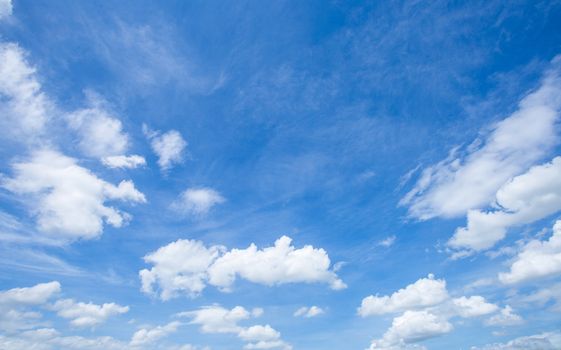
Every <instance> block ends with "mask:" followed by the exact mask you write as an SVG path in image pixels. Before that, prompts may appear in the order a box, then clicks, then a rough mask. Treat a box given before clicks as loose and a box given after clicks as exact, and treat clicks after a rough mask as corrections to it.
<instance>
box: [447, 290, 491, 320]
mask: <svg viewBox="0 0 561 350" xmlns="http://www.w3.org/2000/svg"><path fill="white" fill-rule="evenodd" d="M452 303H453V304H454V306H455V309H456V312H457V313H458V315H460V316H461V317H464V318H469V317H477V316H483V315H488V314H490V313H493V312H495V311H497V310H498V309H499V307H498V306H497V305H495V304H491V303H488V302H487V301H486V300H485V298H483V297H482V296H479V295H474V296H471V297H464V296H463V297H459V298H455V299H453V300H452Z"/></svg>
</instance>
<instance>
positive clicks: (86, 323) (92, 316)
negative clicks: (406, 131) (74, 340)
mask: <svg viewBox="0 0 561 350" xmlns="http://www.w3.org/2000/svg"><path fill="white" fill-rule="evenodd" d="M52 309H53V310H54V311H57V314H58V315H59V316H60V317H62V318H68V319H70V320H71V321H70V323H71V324H72V325H73V326H76V327H93V326H96V325H98V324H100V323H103V322H105V321H106V320H107V319H108V318H109V317H110V316H113V315H119V314H124V313H127V312H128V311H129V307H128V306H121V305H118V304H115V303H105V304H103V305H97V304H93V303H83V302H75V301H74V300H72V299H64V300H58V301H57V302H56V303H55V304H54V305H53V306H52Z"/></svg>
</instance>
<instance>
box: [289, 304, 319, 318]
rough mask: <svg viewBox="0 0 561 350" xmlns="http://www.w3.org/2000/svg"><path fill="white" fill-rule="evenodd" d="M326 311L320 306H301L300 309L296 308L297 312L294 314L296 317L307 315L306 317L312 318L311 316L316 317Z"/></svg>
mask: <svg viewBox="0 0 561 350" xmlns="http://www.w3.org/2000/svg"><path fill="white" fill-rule="evenodd" d="M324 313H325V311H323V309H322V308H320V307H318V306H315V305H313V306H310V307H308V306H302V307H301V308H299V309H298V310H296V312H294V316H295V317H305V318H311V317H316V316H319V315H321V314H324Z"/></svg>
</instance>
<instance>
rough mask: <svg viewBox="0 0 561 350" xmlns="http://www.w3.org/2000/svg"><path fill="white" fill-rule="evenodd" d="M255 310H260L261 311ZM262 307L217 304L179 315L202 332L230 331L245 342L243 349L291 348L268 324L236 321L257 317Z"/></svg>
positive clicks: (287, 349)
mask: <svg viewBox="0 0 561 350" xmlns="http://www.w3.org/2000/svg"><path fill="white" fill-rule="evenodd" d="M256 310H260V311H261V312H259V311H257V312H256ZM261 313H262V309H254V310H253V311H252V312H251V313H250V312H249V311H247V310H246V309H245V308H243V307H242V306H236V307H234V308H232V309H231V310H228V309H225V308H223V307H221V306H219V305H212V306H207V307H204V308H201V309H199V310H195V311H187V312H182V313H179V314H178V315H177V316H179V317H189V318H191V322H190V323H191V324H196V325H199V326H200V330H201V332H203V333H232V334H237V336H238V337H239V338H240V339H242V340H243V341H245V342H247V344H246V345H245V346H244V349H284V350H291V349H292V346H290V345H289V344H287V343H285V342H284V341H283V340H281V338H280V337H281V334H280V332H278V331H277V330H275V329H274V328H272V327H271V326H269V325H264V326H263V325H254V326H250V327H242V326H240V325H239V324H238V323H239V322H241V321H243V320H247V319H250V318H251V317H258V316H259V315H260V314H261Z"/></svg>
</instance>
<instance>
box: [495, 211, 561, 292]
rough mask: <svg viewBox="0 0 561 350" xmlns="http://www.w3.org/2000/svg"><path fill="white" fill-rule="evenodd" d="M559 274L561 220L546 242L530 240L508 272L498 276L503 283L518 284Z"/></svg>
mask: <svg viewBox="0 0 561 350" xmlns="http://www.w3.org/2000/svg"><path fill="white" fill-rule="evenodd" d="M558 274H561V220H558V221H557V222H556V223H555V225H554V226H553V234H552V235H551V237H549V239H548V240H546V241H540V240H531V241H530V242H528V243H527V244H526V245H525V246H524V247H523V248H522V250H521V251H520V252H519V253H518V255H517V256H516V257H515V259H514V262H513V263H512V265H511V266H510V271H509V272H505V273H500V274H499V280H500V281H501V282H503V283H508V284H510V283H520V282H524V281H528V280H532V279H537V278H544V277H549V276H554V275H558Z"/></svg>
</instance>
